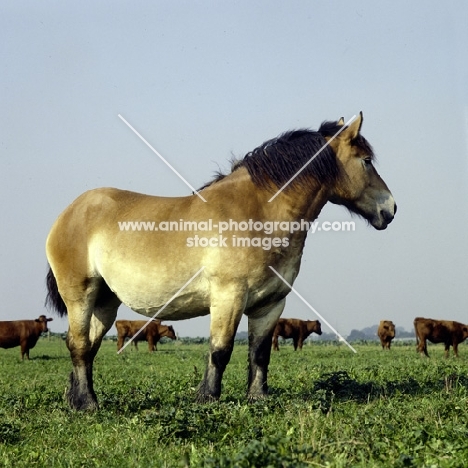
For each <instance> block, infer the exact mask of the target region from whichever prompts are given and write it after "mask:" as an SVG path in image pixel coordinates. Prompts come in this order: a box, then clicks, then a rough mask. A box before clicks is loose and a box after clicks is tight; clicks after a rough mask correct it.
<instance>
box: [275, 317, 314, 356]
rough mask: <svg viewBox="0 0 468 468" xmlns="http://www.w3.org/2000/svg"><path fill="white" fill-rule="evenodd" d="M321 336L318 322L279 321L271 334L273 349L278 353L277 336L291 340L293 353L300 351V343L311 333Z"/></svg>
mask: <svg viewBox="0 0 468 468" xmlns="http://www.w3.org/2000/svg"><path fill="white" fill-rule="evenodd" d="M312 332H315V333H317V335H321V334H322V327H321V325H320V322H319V321H318V320H299V319H279V320H278V323H277V325H276V328H275V331H274V333H273V349H274V350H275V351H279V347H278V336H282V337H283V338H292V339H293V343H294V351H296V350H297V347H298V346H299V349H302V343H303V342H304V340H305V339H306V338H307V337H308V336H309V335H310V334H311V333H312Z"/></svg>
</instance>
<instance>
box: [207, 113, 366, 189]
mask: <svg viewBox="0 0 468 468" xmlns="http://www.w3.org/2000/svg"><path fill="white" fill-rule="evenodd" d="M341 128H342V126H341V125H339V124H338V122H323V123H322V125H321V126H320V128H319V130H318V131H313V130H309V129H300V130H293V131H289V132H286V133H283V134H282V135H280V136H279V137H277V138H273V139H272V140H268V141H266V142H265V143H263V144H262V145H260V146H259V147H257V148H255V149H254V150H253V151H251V152H250V153H247V154H246V155H245V156H244V158H243V159H241V160H238V161H234V162H233V163H232V167H231V173H232V172H234V171H235V170H237V169H239V168H240V167H245V168H246V169H247V171H248V172H249V174H250V177H251V178H252V180H253V182H254V184H256V185H257V186H260V187H267V186H268V184H269V183H271V182H272V183H273V184H274V185H275V186H276V187H277V188H280V187H282V186H283V185H284V184H285V183H286V182H288V181H289V180H290V179H291V178H292V177H293V176H294V175H295V174H296V173H297V172H298V171H299V170H300V169H301V168H302V167H303V166H304V165H305V164H307V162H308V161H310V160H311V159H312V158H313V157H314V156H315V155H316V153H317V152H318V151H320V150H322V148H323V146H324V145H325V144H326V140H325V137H332V136H333V135H335V134H336V133H337V132H338V131H339V130H340V129H341ZM352 144H353V145H356V146H358V147H359V148H360V149H361V150H363V151H364V152H365V153H366V154H368V155H369V156H370V157H373V155H374V153H373V150H372V147H371V146H370V144H369V143H368V142H367V140H366V139H365V138H364V137H362V136H361V135H358V137H357V138H356V139H355V140H354V141H353V142H352ZM338 173H339V168H338V165H337V161H336V155H335V153H334V152H333V150H332V149H331V147H330V146H327V147H326V148H324V149H323V150H322V151H321V152H320V154H318V156H317V157H315V158H313V160H312V161H311V162H310V163H309V164H308V165H307V166H306V167H305V169H304V170H303V171H302V172H301V173H300V174H299V175H298V176H297V177H296V178H295V179H294V181H293V182H291V185H290V187H298V186H299V187H307V186H308V185H309V184H310V182H311V178H313V179H315V181H316V182H319V183H321V184H329V183H333V182H335V181H336V179H337V177H338ZM224 177H226V175H225V174H222V173H221V172H218V173H217V174H216V176H215V178H214V179H213V180H212V181H211V182H208V183H207V184H205V185H204V186H203V187H201V188H200V190H203V189H204V188H206V187H209V186H210V185H212V184H214V183H216V182H218V181H220V180H222V179H223V178H224Z"/></svg>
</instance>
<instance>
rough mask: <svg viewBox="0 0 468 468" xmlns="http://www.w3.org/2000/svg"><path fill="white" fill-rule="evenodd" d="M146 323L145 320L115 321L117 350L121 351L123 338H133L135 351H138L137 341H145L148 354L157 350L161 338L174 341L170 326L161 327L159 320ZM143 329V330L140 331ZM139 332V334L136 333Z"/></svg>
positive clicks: (174, 336)
mask: <svg viewBox="0 0 468 468" xmlns="http://www.w3.org/2000/svg"><path fill="white" fill-rule="evenodd" d="M146 323H147V320H117V321H116V322H115V327H116V328H117V334H118V341H117V350H118V351H120V350H121V349H122V347H123V345H124V342H125V338H133V343H134V345H135V348H136V349H138V345H137V342H138V341H147V342H148V349H149V351H150V352H153V351H156V350H157V348H156V344H157V343H158V341H159V339H160V338H161V337H163V336H167V337H168V338H171V339H172V340H175V339H176V334H175V332H174V328H172V325H169V326H167V325H161V321H160V320H152V321H151V322H149V323H148V325H146ZM145 325H146V326H145ZM143 327H145V328H144V329H143V330H141V329H142V328H143ZM140 330H141V332H140V333H138V332H139V331H140Z"/></svg>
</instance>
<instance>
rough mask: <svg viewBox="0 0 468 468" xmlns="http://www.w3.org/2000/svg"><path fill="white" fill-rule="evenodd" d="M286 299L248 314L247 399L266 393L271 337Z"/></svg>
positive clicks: (262, 395) (254, 398)
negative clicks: (256, 312)
mask: <svg viewBox="0 0 468 468" xmlns="http://www.w3.org/2000/svg"><path fill="white" fill-rule="evenodd" d="M285 303H286V300H285V299H283V300H281V301H280V302H278V303H276V304H274V305H272V306H271V307H270V308H269V309H268V310H266V309H262V311H261V312H259V313H258V314H253V315H251V316H249V380H248V390H247V396H248V398H249V400H256V399H258V398H262V397H264V396H266V395H267V393H268V384H267V374H268V365H269V364H270V355H271V339H272V336H273V332H274V330H275V326H276V324H277V322H278V319H279V318H280V316H281V313H282V312H283V309H284V305H285Z"/></svg>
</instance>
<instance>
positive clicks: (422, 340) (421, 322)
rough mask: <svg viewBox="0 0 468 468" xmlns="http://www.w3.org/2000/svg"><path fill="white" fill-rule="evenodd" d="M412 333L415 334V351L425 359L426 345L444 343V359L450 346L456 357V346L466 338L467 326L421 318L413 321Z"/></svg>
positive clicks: (448, 321)
mask: <svg viewBox="0 0 468 468" xmlns="http://www.w3.org/2000/svg"><path fill="white" fill-rule="evenodd" d="M414 331H415V332H416V344H417V347H416V350H417V351H419V352H420V353H421V356H422V354H423V353H424V354H425V355H426V356H427V357H429V354H427V343H426V340H429V341H430V342H431V343H444V344H445V357H448V356H449V350H450V345H452V346H453V353H454V354H455V356H457V357H458V345H459V343H462V342H463V341H465V340H466V339H467V338H468V325H464V324H463V323H460V322H455V321H453V320H433V319H426V318H422V317H416V318H415V319H414Z"/></svg>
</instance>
